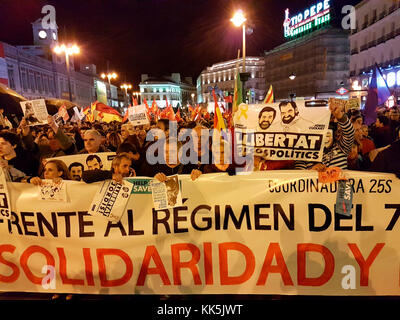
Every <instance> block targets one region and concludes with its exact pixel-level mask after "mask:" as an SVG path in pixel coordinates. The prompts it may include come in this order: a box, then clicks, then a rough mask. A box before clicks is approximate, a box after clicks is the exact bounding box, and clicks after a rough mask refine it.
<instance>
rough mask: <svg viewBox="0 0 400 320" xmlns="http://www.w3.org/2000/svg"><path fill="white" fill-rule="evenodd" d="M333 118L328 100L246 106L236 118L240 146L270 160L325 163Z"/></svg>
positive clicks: (241, 108)
mask: <svg viewBox="0 0 400 320" xmlns="http://www.w3.org/2000/svg"><path fill="white" fill-rule="evenodd" d="M330 116H331V112H330V110H329V107H328V101H326V100H311V101H284V102H280V103H271V104H250V105H247V104H245V103H242V104H240V105H239V107H238V110H237V111H236V112H235V114H234V116H233V117H234V124H235V139H236V143H237V145H238V147H239V150H242V151H243V153H244V152H246V153H247V154H249V153H253V154H254V156H259V157H262V158H266V159H269V160H303V161H315V162H317V161H321V160H322V155H323V150H324V140H325V136H326V133H327V130H328V127H329V120H330Z"/></svg>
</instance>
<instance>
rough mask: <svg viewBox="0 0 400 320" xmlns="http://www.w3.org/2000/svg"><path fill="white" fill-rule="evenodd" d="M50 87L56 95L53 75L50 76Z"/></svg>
mask: <svg viewBox="0 0 400 320" xmlns="http://www.w3.org/2000/svg"><path fill="white" fill-rule="evenodd" d="M49 89H50V92H51V93H52V94H54V95H55V90H54V78H53V77H50V82H49Z"/></svg>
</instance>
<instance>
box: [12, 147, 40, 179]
mask: <svg viewBox="0 0 400 320" xmlns="http://www.w3.org/2000/svg"><path fill="white" fill-rule="evenodd" d="M15 153H16V154H17V156H16V157H15V158H13V159H11V160H8V165H10V166H13V167H14V168H16V169H18V170H20V171H22V172H23V173H25V174H26V175H27V176H37V175H38V171H39V161H38V159H37V158H35V157H34V155H33V154H32V153H31V152H29V151H27V150H24V149H22V148H17V149H15Z"/></svg>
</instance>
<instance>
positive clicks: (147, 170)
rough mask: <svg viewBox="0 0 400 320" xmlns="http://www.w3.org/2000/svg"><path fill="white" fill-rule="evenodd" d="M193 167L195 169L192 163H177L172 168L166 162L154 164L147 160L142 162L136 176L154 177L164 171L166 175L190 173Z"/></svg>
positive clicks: (195, 166)
mask: <svg viewBox="0 0 400 320" xmlns="http://www.w3.org/2000/svg"><path fill="white" fill-rule="evenodd" d="M193 169H197V165H192V164H186V165H184V164H182V163H181V164H179V165H177V166H176V167H174V168H171V167H169V166H167V165H166V164H158V163H157V164H154V165H151V164H149V163H148V162H147V161H145V162H143V164H142V167H141V168H140V171H139V173H138V174H137V175H138V176H143V177H154V176H155V175H156V174H157V173H164V174H165V175H166V176H172V175H175V174H191V173H192V170H193Z"/></svg>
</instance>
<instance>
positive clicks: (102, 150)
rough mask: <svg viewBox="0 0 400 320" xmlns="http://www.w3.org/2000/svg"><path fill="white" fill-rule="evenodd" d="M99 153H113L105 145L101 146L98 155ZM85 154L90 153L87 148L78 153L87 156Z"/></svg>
mask: <svg viewBox="0 0 400 320" xmlns="http://www.w3.org/2000/svg"><path fill="white" fill-rule="evenodd" d="M99 152H111V151H110V150H109V149H107V148H106V147H105V146H104V145H100V147H99V150H97V152H96V153H99ZM85 153H88V152H87V151H86V149H85V148H83V149H82V150H81V151H79V152H78V154H85Z"/></svg>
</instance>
